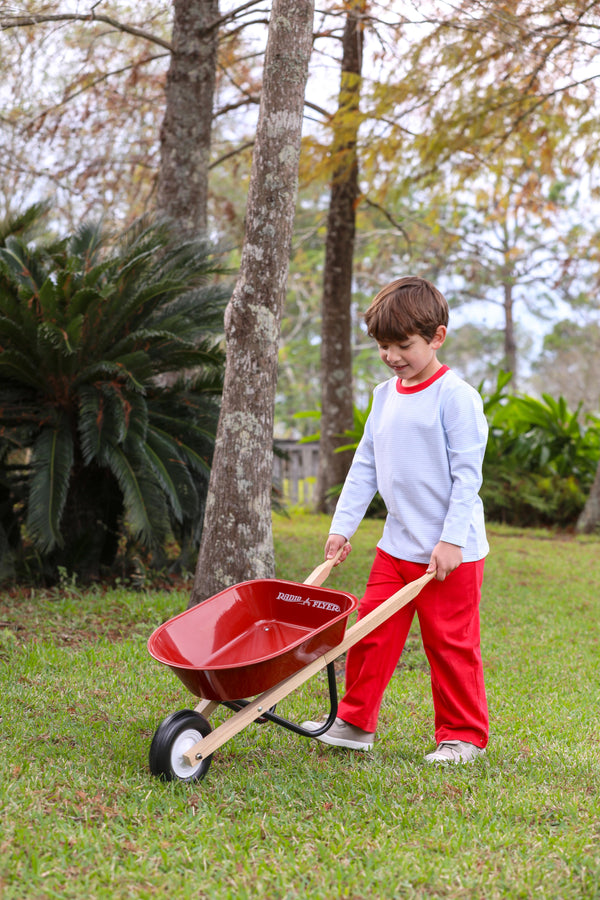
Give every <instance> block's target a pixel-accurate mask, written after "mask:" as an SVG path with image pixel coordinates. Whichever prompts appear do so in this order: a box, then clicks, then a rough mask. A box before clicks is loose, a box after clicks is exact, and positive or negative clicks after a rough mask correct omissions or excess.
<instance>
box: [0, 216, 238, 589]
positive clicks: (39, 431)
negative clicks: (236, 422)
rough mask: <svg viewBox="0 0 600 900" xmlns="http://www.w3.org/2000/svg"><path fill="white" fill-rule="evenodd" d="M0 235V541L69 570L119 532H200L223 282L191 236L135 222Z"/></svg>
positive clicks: (112, 548)
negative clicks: (34, 237)
mask: <svg viewBox="0 0 600 900" xmlns="http://www.w3.org/2000/svg"><path fill="white" fill-rule="evenodd" d="M15 230H16V229H12V233H11V229H10V228H6V229H5V233H4V234H1V233H0V407H1V412H0V516H2V520H1V523H0V525H1V531H2V533H1V534H0V544H1V545H2V547H3V548H4V549H5V550H6V549H7V548H8V547H9V546H10V545H11V542H12V547H13V548H14V546H15V523H18V524H19V526H20V527H19V529H18V531H19V539H21V540H24V541H25V542H26V543H27V544H28V545H31V546H33V548H34V549H35V551H36V552H37V554H38V555H39V558H40V559H42V560H43V562H44V564H45V567H46V569H50V570H51V571H52V570H53V571H54V572H57V571H58V570H59V569H60V568H61V567H62V568H64V569H65V570H66V571H67V572H69V573H75V574H77V575H78V576H80V577H82V578H83V579H84V580H89V579H90V578H93V577H96V576H97V575H98V574H99V573H100V572H101V571H102V567H105V566H110V565H111V564H112V563H113V562H114V560H115V558H116V554H117V549H118V545H119V542H120V541H121V539H122V538H123V537H124V536H125V535H128V536H129V537H130V538H133V539H135V540H136V541H137V542H139V544H140V545H141V546H142V547H145V548H148V549H149V550H154V551H156V550H160V548H161V547H163V546H164V542H165V540H166V539H167V538H168V537H169V536H171V535H174V536H175V537H176V538H178V539H179V541H180V543H181V544H185V543H186V541H189V540H190V539H192V538H194V537H195V538H196V539H197V538H198V537H199V527H200V526H201V522H202V516H203V510H204V498H205V494H206V489H207V480H208V472H209V467H210V461H211V456H212V450H213V442H214V434H215V431H216V423H217V417H218V406H219V398H220V393H221V387H222V372H223V364H224V354H223V348H222V344H221V338H222V318H223V308H224V304H225V301H226V289H225V288H224V287H223V286H222V282H221V283H217V281H216V279H215V275H216V274H218V273H219V272H220V271H221V270H220V269H219V266H218V265H217V262H216V257H215V254H214V252H211V249H210V247H209V246H208V245H206V244H201V243H193V242H185V243H184V242H177V241H175V240H174V238H173V237H172V235H171V234H170V232H169V229H168V228H167V226H166V225H164V224H156V223H154V224H152V223H150V224H148V223H145V224H143V223H140V224H138V225H137V226H136V227H135V228H134V229H131V230H129V231H128V232H126V233H125V234H124V235H121V236H120V238H119V240H118V241H116V242H115V241H113V240H111V238H110V236H109V235H108V234H107V233H105V232H104V231H103V229H102V228H101V227H99V226H96V225H83V226H82V227H81V228H80V229H79V231H78V232H77V233H76V234H74V235H72V236H70V237H68V238H66V239H64V240H60V241H56V242H54V243H51V244H47V245H45V246H41V245H35V244H33V243H31V242H28V241H27V239H26V238H25V237H24V235H23V234H18V233H14V232H15Z"/></svg>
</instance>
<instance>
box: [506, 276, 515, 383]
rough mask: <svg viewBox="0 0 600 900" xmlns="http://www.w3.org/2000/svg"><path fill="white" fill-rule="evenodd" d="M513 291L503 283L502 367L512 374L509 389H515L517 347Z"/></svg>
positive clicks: (508, 284)
mask: <svg viewBox="0 0 600 900" xmlns="http://www.w3.org/2000/svg"><path fill="white" fill-rule="evenodd" d="M513 308H514V301H513V289H512V284H510V283H508V282H505V283H504V365H505V368H506V370H507V371H508V372H512V383H511V387H512V389H513V391H516V389H517V345H516V343H515V323H514V318H513Z"/></svg>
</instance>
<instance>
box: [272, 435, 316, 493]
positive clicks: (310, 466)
mask: <svg viewBox="0 0 600 900" xmlns="http://www.w3.org/2000/svg"><path fill="white" fill-rule="evenodd" d="M275 446H276V447H277V448H278V449H279V450H281V451H282V452H283V453H285V454H286V458H282V457H280V456H274V457H273V484H274V485H275V487H276V488H277V490H278V491H280V492H281V496H282V499H283V500H284V501H285V503H287V504H289V505H292V506H307V507H310V506H312V505H313V503H314V499H315V487H316V484H317V474H318V471H319V442H318V441H314V442H312V443H310V444H298V443H297V442H296V441H275Z"/></svg>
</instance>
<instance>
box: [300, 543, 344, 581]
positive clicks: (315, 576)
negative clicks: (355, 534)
mask: <svg viewBox="0 0 600 900" xmlns="http://www.w3.org/2000/svg"><path fill="white" fill-rule="evenodd" d="M345 546H346V545H345V544H344V545H343V546H341V547H340V549H339V550H338V552H337V553H336V554H335V556H332V557H331V559H326V560H325V562H322V563H321V565H320V566H317V568H316V569H313V570H312V572H311V573H310V575H309V576H308V578H305V579H304V582H303V583H304V584H313V585H314V586H315V587H320V586H321V585H322V584H323V582H324V581H325V579H326V578H328V577H329V573H330V572H331V570H332V569H333V567H334V566H335V564H336V562H337V561H338V559H339V558H340V556H341V555H342V551H343V549H344V547H345Z"/></svg>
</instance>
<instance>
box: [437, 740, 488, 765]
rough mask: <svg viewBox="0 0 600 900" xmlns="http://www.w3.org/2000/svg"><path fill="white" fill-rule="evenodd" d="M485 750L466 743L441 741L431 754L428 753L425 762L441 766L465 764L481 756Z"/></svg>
mask: <svg viewBox="0 0 600 900" xmlns="http://www.w3.org/2000/svg"><path fill="white" fill-rule="evenodd" d="M484 753H485V750H483V749H482V748H481V747H477V746H476V745H475V744H469V742H468V741H442V742H441V743H440V744H438V745H437V747H436V748H435V750H434V751H433V753H428V754H427V756H426V757H425V762H428V763H439V764H441V765H443V766H446V765H448V763H467V762H475V760H476V759H477V758H478V757H480V756H483V754H484Z"/></svg>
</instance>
